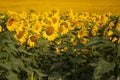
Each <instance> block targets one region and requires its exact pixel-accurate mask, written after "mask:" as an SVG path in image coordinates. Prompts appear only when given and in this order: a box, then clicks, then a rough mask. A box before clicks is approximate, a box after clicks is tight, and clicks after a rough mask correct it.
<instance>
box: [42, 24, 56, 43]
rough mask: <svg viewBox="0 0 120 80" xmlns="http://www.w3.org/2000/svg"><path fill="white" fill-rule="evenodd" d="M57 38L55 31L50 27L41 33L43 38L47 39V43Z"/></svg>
mask: <svg viewBox="0 0 120 80" xmlns="http://www.w3.org/2000/svg"><path fill="white" fill-rule="evenodd" d="M57 36H58V34H57V30H55V28H54V27H52V26H50V27H47V28H46V29H45V31H43V37H44V38H47V39H48V40H49V41H53V40H54V39H55V38H56V37H57Z"/></svg>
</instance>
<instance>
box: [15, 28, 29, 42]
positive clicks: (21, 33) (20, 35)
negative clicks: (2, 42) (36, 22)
mask: <svg viewBox="0 0 120 80" xmlns="http://www.w3.org/2000/svg"><path fill="white" fill-rule="evenodd" d="M27 36H28V31H27V30H25V29H23V30H21V31H16V34H15V38H16V39H17V40H19V41H20V42H21V44H24V43H25V42H26V38H27Z"/></svg>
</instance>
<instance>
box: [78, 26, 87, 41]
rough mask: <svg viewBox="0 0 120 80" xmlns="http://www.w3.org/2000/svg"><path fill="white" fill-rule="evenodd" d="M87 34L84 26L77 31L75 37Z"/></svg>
mask: <svg viewBox="0 0 120 80" xmlns="http://www.w3.org/2000/svg"><path fill="white" fill-rule="evenodd" d="M87 35H88V31H87V30H86V28H82V29H80V30H79V31H78V34H77V37H78V38H79V39H81V38H83V37H85V36H87Z"/></svg>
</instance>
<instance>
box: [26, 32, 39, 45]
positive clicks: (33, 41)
mask: <svg viewBox="0 0 120 80" xmlns="http://www.w3.org/2000/svg"><path fill="white" fill-rule="evenodd" d="M38 38H39V36H38V35H35V34H34V35H30V36H29V38H28V41H27V45H29V46H30V47H34V46H35V45H36V43H37V40H38Z"/></svg>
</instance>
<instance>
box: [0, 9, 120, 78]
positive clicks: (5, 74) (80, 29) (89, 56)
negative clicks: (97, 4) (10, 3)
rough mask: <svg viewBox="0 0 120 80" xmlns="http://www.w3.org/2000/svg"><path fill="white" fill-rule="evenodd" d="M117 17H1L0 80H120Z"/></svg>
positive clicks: (119, 19)
mask: <svg viewBox="0 0 120 80" xmlns="http://www.w3.org/2000/svg"><path fill="white" fill-rule="evenodd" d="M119 61H120V14H112V13H105V14H95V13H89V12H73V11H72V10H69V11H66V12H60V11H59V10H51V11H48V12H45V13H43V14H41V13H40V12H37V11H34V10H30V11H26V12H25V11H23V12H14V11H8V12H5V13H0V80H119V78H120V62H119Z"/></svg>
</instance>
